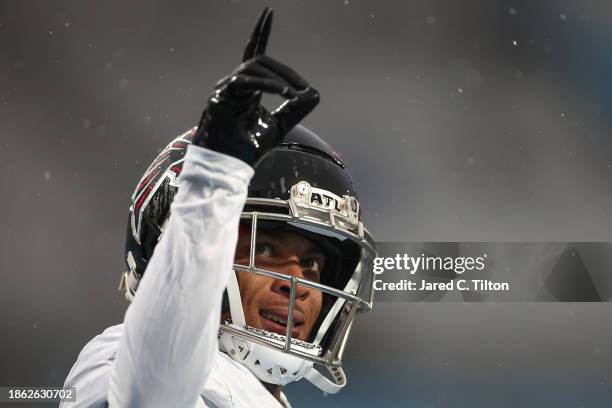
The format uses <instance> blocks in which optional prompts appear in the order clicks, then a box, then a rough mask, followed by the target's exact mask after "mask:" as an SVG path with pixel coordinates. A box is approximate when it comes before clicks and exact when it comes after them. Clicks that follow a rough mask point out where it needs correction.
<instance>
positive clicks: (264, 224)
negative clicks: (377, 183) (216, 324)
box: [220, 182, 375, 393]
mask: <svg viewBox="0 0 612 408" xmlns="http://www.w3.org/2000/svg"><path fill="white" fill-rule="evenodd" d="M312 194H324V195H325V196H326V197H330V198H332V199H333V200H335V202H332V200H329V202H330V203H331V204H328V205H327V206H326V205H320V203H321V201H320V200H316V199H315V200H314V201H313V203H314V204H311V202H310V197H305V195H310V196H312ZM349 206H351V207H349ZM241 217H242V220H241V221H242V222H241V228H245V226H248V227H249V229H250V232H249V238H250V247H249V251H250V254H249V257H248V264H246V263H240V264H239V263H236V264H234V270H235V271H236V274H256V275H258V278H259V279H270V280H271V281H273V280H276V281H283V282H285V284H284V285H285V286H286V287H289V288H290V290H289V293H287V298H288V299H287V300H288V305H287V307H288V313H287V314H286V319H284V320H286V322H285V321H282V322H279V323H280V325H282V326H286V329H285V331H284V333H282V334H280V333H278V331H279V330H278V329H279V326H275V329H276V330H275V331H269V330H264V329H262V328H256V327H252V326H249V325H248V324H247V322H246V321H245V317H244V315H245V314H244V310H243V305H242V301H241V298H240V286H239V284H238V281H239V280H240V279H237V277H236V275H235V274H232V276H231V278H230V281H229V282H228V289H227V294H228V299H229V306H230V311H231V319H228V320H226V321H224V322H222V324H221V326H220V340H221V347H222V349H223V350H224V351H225V352H226V353H228V355H230V356H231V357H232V358H234V359H235V360H237V361H240V362H241V363H243V364H244V365H246V366H247V367H248V368H249V369H250V370H251V371H252V372H253V373H254V374H255V375H256V376H257V377H258V378H259V379H260V380H261V381H264V382H268V383H273V384H281V385H285V384H287V383H288V382H291V381H297V380H299V379H301V378H303V377H304V376H305V377H306V378H307V379H309V380H311V381H312V382H313V383H315V385H317V386H319V387H320V388H322V389H323V390H324V391H326V392H330V393H332V392H337V391H339V390H340V389H341V388H342V386H343V385H344V383H345V377H344V374H343V372H342V370H341V368H340V365H341V359H342V354H343V352H344V348H345V346H346V341H347V337H348V333H349V331H350V328H351V325H352V322H353V319H354V317H355V314H356V313H357V312H359V311H367V310H369V309H370V308H371V305H372V303H371V302H372V280H371V273H372V272H371V263H372V260H373V258H374V256H375V255H374V254H375V250H374V245H373V241H372V239H371V237H370V236H369V234H367V231H364V229H363V226H362V224H361V222H360V221H358V205H357V202H356V200H354V199H352V198H351V197H348V196H345V197H337V196H335V195H333V194H332V193H330V192H328V191H324V190H321V189H317V188H313V187H311V186H310V185H309V184H308V183H306V182H301V183H298V184H297V185H295V186H293V188H292V189H291V196H290V199H289V200H286V201H283V200H278V199H274V200H273V199H260V198H258V199H247V203H246V206H245V212H243V213H242V216H241ZM332 223H333V224H332ZM334 224H335V225H334ZM275 229H288V230H291V231H294V232H297V233H298V234H300V235H302V236H305V237H306V238H309V239H310V240H311V241H313V242H316V243H317V245H318V246H319V247H320V248H321V249H322V250H323V252H324V253H325V255H326V262H325V267H324V268H323V270H322V273H321V278H320V281H319V282H314V281H311V280H307V279H305V278H303V277H297V276H289V275H285V274H282V273H279V272H276V271H273V270H270V269H265V268H262V267H260V265H258V263H257V262H256V258H257V257H256V252H255V248H256V247H257V232H258V231H262V230H275ZM301 288H307V289H308V290H309V291H311V292H312V293H316V294H317V295H319V296H321V299H322V302H321V309H320V312H319V315H318V318H317V320H316V322H315V324H314V326H313V327H312V328H311V330H310V334H309V336H308V337H307V338H304V339H298V338H295V333H296V322H294V314H295V313H296V302H298V303H299V299H297V297H298V296H297V293H298V292H299V291H300V290H301ZM314 296H316V295H314ZM298 324H299V323H298ZM292 332H293V334H292ZM262 346H263V347H265V348H266V349H268V350H267V351H266V352H265V353H262V351H261V347H262ZM263 354H265V356H264V357H263V358H262V355H263ZM313 364H316V365H322V366H325V367H327V369H328V370H329V371H330V373H331V377H332V380H333V381H330V380H329V379H327V378H325V377H323V375H321V374H320V373H318V372H317V371H316V370H311V367H312V366H313Z"/></svg>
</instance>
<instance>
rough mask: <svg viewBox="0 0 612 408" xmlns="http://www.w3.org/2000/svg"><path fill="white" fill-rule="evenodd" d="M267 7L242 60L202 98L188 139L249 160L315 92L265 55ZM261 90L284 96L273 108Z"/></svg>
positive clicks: (276, 140)
mask: <svg viewBox="0 0 612 408" xmlns="http://www.w3.org/2000/svg"><path fill="white" fill-rule="evenodd" d="M271 26H272V10H270V9H269V8H267V7H266V8H265V9H264V11H263V12H262V13H261V15H260V16H259V20H258V21H257V24H256V25H255V29H254V30H253V34H251V38H250V39H249V42H248V43H247V46H246V49H245V51H244V56H243V63H242V64H240V66H238V68H237V69H236V70H234V72H232V73H231V74H230V75H228V76H227V77H225V78H223V79H222V80H220V81H219V82H218V83H217V85H216V86H215V88H214V91H213V93H212V95H211V96H210V97H209V99H208V105H207V107H206V109H205V110H204V113H203V114H202V118H201V119H200V123H199V125H198V128H197V131H196V134H195V135H194V137H193V140H192V141H193V143H194V144H197V145H199V146H203V147H206V148H208V149H211V150H215V151H218V152H220V153H225V154H228V155H230V156H234V157H236V158H238V159H240V160H243V161H244V162H246V163H248V164H250V165H251V166H254V165H255V163H256V162H257V161H258V160H259V159H260V158H261V157H263V156H264V155H265V154H266V153H267V152H268V151H270V150H271V149H273V148H274V147H276V146H278V145H279V144H280V143H281V142H282V140H283V138H284V137H285V135H286V134H287V133H288V132H289V131H290V130H291V129H292V128H293V127H294V126H295V125H297V124H298V123H299V122H300V121H301V120H302V119H303V118H304V117H305V116H306V115H308V113H310V112H311V111H312V110H313V109H314V108H315V106H317V104H318V103H319V93H318V92H317V91H316V90H315V89H314V88H312V87H311V86H310V85H308V82H306V81H305V80H304V79H303V78H302V77H301V76H300V75H298V74H297V73H296V72H294V71H293V70H292V69H291V68H289V67H287V66H286V65H283V64H281V63H280V62H278V61H276V60H274V59H272V58H270V57H269V56H267V55H265V54H264V53H265V50H266V45H267V43H268V37H269V35H270V28H271ZM263 92H267V93H271V94H277V95H280V96H282V97H284V98H286V99H287V100H286V101H285V102H284V103H283V104H282V105H281V106H279V107H278V108H277V109H276V110H275V111H273V112H269V111H268V110H266V109H265V108H264V107H263V106H261V104H260V101H261V96H262V93H263Z"/></svg>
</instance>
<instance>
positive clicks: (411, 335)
mask: <svg viewBox="0 0 612 408" xmlns="http://www.w3.org/2000/svg"><path fill="white" fill-rule="evenodd" d="M264 5H271V6H272V7H273V8H274V9H275V12H276V15H275V23H274V28H273V33H272V38H271V42H270V46H269V54H270V55H272V56H273V57H275V58H277V59H279V60H281V61H283V62H285V63H287V64H289V65H290V66H292V67H294V68H295V69H296V70H297V71H298V72H300V73H301V74H303V75H304V77H306V78H307V79H308V80H309V81H310V82H311V83H312V84H313V85H314V86H315V87H317V89H318V90H319V91H320V93H321V96H322V103H321V104H320V106H319V107H318V108H317V109H316V110H315V111H314V112H313V114H312V115H310V116H309V117H308V118H307V119H306V121H305V124H306V125H307V126H309V127H310V128H312V129H313V130H315V131H316V132H317V133H319V134H320V135H321V136H322V137H324V138H325V139H327V140H328V141H329V142H330V143H331V144H332V145H334V146H335V147H336V148H337V150H338V151H339V152H340V153H341V154H342V155H343V157H344V158H345V160H346V162H347V164H348V166H349V168H350V169H351V171H352V173H353V178H354V179H355V182H356V185H357V187H358V190H359V191H360V193H361V198H362V208H363V211H364V214H365V219H366V226H367V227H368V228H369V229H370V230H371V232H372V233H373V234H374V235H375V237H376V238H377V239H379V240H381V241H404V242H406V241H417V242H423V241H517V242H532V241H573V242H576V241H606V242H609V241H612V136H611V134H612V133H611V130H612V123H611V120H612V108H611V103H612V92H611V91H612V89H611V88H612V4H611V3H609V2H604V1H595V0H587V1H580V2H578V1H559V0H554V1H501V0H495V1H485V0H479V1H477V0H470V1H442V0H433V1H432V0H429V1H425V0H418V1H376V2H374V1H369V2H368V1H356V0H333V1H323V0H321V1H282V2H281V1H269V2H261V1H251V2H247V1H175V2H170V1H140V0H139V1H130V2H122V1H118V0H112V1H105V2H102V1H98V2H81V1H65V0H63V1H54V2H47V1H13V2H9V1H4V2H1V3H0V54H1V58H0V188H1V189H2V191H3V193H4V194H3V196H2V200H0V278H1V279H2V284H1V285H0V322H1V323H2V335H1V336H0V362H1V363H2V364H0V384H2V385H4V384H6V385H11V384H15V385H18V384H22V385H23V384H61V383H62V382H63V379H64V377H65V376H66V374H67V372H68V370H69V368H70V367H71V365H72V364H73V362H74V361H75V359H76V356H77V354H78V352H79V351H80V349H81V348H82V346H83V345H84V344H85V343H86V342H87V341H88V340H89V339H91V338H92V337H93V336H94V335H95V334H97V333H99V332H101V331H102V330H103V329H104V328H105V327H107V326H108V325H111V324H116V323H118V322H120V321H121V319H122V316H123V313H124V310H125V305H126V304H125V302H124V301H123V299H122V297H121V294H120V293H119V292H117V291H116V286H117V285H118V283H119V276H120V273H121V272H122V271H123V269H124V263H123V259H122V257H123V238H124V234H125V222H126V219H127V210H128V204H129V196H130V194H131V192H132V189H133V187H134V186H135V184H136V182H137V180H138V178H139V177H140V175H141V174H142V172H143V171H144V169H145V168H146V166H147V165H148V163H149V162H150V161H151V160H152V159H153V157H154V156H155V154H156V152H157V151H159V149H160V148H161V147H163V145H165V143H167V141H169V140H170V139H171V138H172V137H174V136H175V135H177V134H179V133H180V132H182V131H183V130H185V129H186V128H188V127H190V126H192V125H194V124H195V122H196V121H197V120H198V118H199V115H200V113H201V110H202V109H203V107H204V103H205V101H206V98H207V96H208V94H209V92H210V89H211V87H212V86H213V85H214V83H215V82H216V81H217V80H218V79H219V78H221V77H222V76H223V75H225V74H227V73H228V72H230V71H231V70H232V69H233V68H234V67H235V66H236V65H238V63H239V62H240V61H239V59H240V56H241V54H242V48H243V46H244V44H245V42H246V39H247V37H248V35H249V33H250V30H251V28H252V25H253V23H254V21H255V19H256V17H257V15H258V13H259V12H260V11H261V9H262V8H263V6H264ZM269 102H276V101H273V100H270V101H269ZM361 317H363V318H362V319H360V320H359V321H358V322H357V324H356V326H355V328H354V331H353V337H352V341H351V343H350V346H349V352H348V353H347V356H346V361H347V363H346V365H347V370H348V372H349V381H350V385H349V386H348V387H347V390H346V391H344V392H343V393H342V394H340V395H339V396H338V397H333V398H332V397H327V398H325V397H322V396H320V394H319V392H318V391H316V390H315V389H314V388H310V387H309V386H308V385H304V384H299V385H295V386H292V387H291V388H289V395H290V396H293V400H294V401H295V404H294V405H295V406H298V407H299V406H308V405H309V404H310V403H316V404H318V405H319V406H338V405H345V404H352V405H353V406H371V405H373V404H374V403H379V404H381V405H382V406H403V405H404V404H412V406H418V407H421V406H422V407H462V406H466V407H467V406H469V407H480V406H482V407H498V406H499V407H502V406H504V407H505V406H508V407H509V406H513V407H514V406H537V407H542V406H555V407H564V406H572V407H575V406H585V407H586V406H589V407H609V406H610V405H611V404H612V368H611V363H612V348H611V346H610V344H611V342H612V328H611V325H610V306H609V304H607V303H602V304H560V303H558V304H539V303H538V304H453V303H444V304H431V303H426V304H416V303H393V304H389V303H381V304H379V305H377V306H376V308H375V310H374V311H373V312H372V313H370V314H369V315H367V316H361Z"/></svg>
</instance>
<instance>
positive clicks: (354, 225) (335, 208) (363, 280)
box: [120, 125, 376, 393]
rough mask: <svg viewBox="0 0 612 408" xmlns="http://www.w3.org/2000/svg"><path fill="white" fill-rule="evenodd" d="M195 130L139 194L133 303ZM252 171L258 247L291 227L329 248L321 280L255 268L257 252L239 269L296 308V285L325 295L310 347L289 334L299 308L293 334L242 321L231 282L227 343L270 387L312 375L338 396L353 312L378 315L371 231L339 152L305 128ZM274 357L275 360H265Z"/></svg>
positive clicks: (132, 223) (130, 241) (247, 209)
mask: <svg viewBox="0 0 612 408" xmlns="http://www.w3.org/2000/svg"><path fill="white" fill-rule="evenodd" d="M195 131H196V129H192V130H189V131H188V132H186V133H184V134H182V135H180V136H179V137H177V138H176V139H175V140H173V141H172V142H171V143H170V144H168V145H167V146H166V148H165V149H164V150H163V151H162V152H161V153H160V154H159V155H158V157H157V158H156V159H155V160H154V161H153V163H152V164H151V165H150V166H149V168H148V169H147V170H146V172H145V174H144V175H143V177H142V178H141V180H140V182H139V183H138V185H137V187H136V189H135V191H134V193H133V195H132V202H131V206H130V211H129V218H128V225H127V236H126V244H125V259H126V262H127V266H128V271H127V272H125V273H124V274H123V275H122V279H121V284H120V289H122V290H124V291H125V296H126V298H127V299H128V300H131V299H132V298H133V297H134V296H135V294H136V289H137V287H138V283H139V281H140V279H142V277H143V275H144V273H145V271H146V266H147V262H148V260H149V259H151V256H152V254H153V251H154V249H155V245H156V244H157V242H158V241H159V239H160V238H161V237H162V235H163V232H164V227H165V225H166V223H167V222H168V219H169V216H170V208H171V202H172V199H173V198H174V195H175V194H176V192H177V190H178V186H179V184H178V177H179V175H180V173H181V169H182V164H183V161H184V157H185V153H186V150H187V146H188V145H189V144H191V139H192V137H193V135H194V134H195ZM254 170H255V174H254V176H253V178H252V179H251V182H250V185H249V188H248V196H247V200H246V203H245V206H244V210H243V213H242V215H241V228H243V227H248V230H249V231H251V251H254V248H255V245H256V243H255V239H256V233H257V231H258V230H261V229H276V228H284V229H291V230H292V231H295V232H298V233H300V234H302V235H304V236H306V237H308V238H310V239H312V240H313V241H314V242H316V243H317V244H318V245H319V246H320V247H321V248H322V250H323V251H324V252H325V255H326V262H325V266H324V269H323V271H322V273H321V281H320V282H309V281H306V280H303V279H300V278H296V277H289V276H286V277H283V276H278V275H279V274H278V273H275V272H274V271H269V270H265V269H260V268H258V267H257V265H255V264H254V261H253V259H254V255H253V254H251V257H250V259H251V261H250V264H249V265H240V264H235V265H234V269H235V270H236V271H237V272H241V273H244V272H248V273H256V274H259V275H263V276H268V277H270V278H271V279H282V280H286V281H288V282H289V283H290V284H291V302H292V305H293V304H294V303H295V291H296V287H297V286H299V285H303V286H307V287H309V288H311V289H313V290H319V291H321V292H322V293H323V307H322V311H321V313H320V316H319V320H318V322H317V324H316V326H315V328H314V329H313V330H312V333H311V336H310V338H309V339H308V341H300V340H298V339H293V338H292V337H291V326H292V324H293V322H292V320H293V318H292V317H291V316H293V314H292V311H290V313H289V316H290V318H289V321H288V322H287V326H288V330H287V335H286V336H281V335H279V334H277V333H271V332H268V331H266V330H262V329H259V328H253V327H250V326H248V325H247V324H246V322H244V315H243V311H242V305H241V303H240V296H239V293H238V294H237V295H236V292H237V289H236V285H237V283H236V282H235V279H233V278H230V284H228V288H227V290H226V293H225V295H224V310H229V311H231V320H227V321H225V322H222V323H221V325H220V334H219V336H220V346H221V348H222V349H223V350H224V351H226V352H228V355H230V354H231V356H232V358H234V359H236V360H238V361H240V362H241V363H243V364H245V365H246V366H247V367H249V369H251V371H253V373H254V374H255V375H256V376H257V377H258V378H260V379H261V380H262V381H265V382H269V383H275V384H283V385H284V384H286V383H288V382H290V381H296V380H298V379H300V378H302V377H306V378H307V379H308V380H310V381H311V382H313V383H314V384H315V385H317V386H318V387H319V388H321V389H322V390H324V391H325V392H328V393H330V392H331V393H333V392H337V391H338V390H339V389H340V388H342V386H343V385H344V384H345V376H344V373H343V371H342V369H341V368H340V364H341V357H342V353H343V350H344V348H345V345H346V341H347V338H348V333H349V331H350V327H351V325H352V322H353V319H354V317H355V313H356V312H363V311H367V310H369V309H371V307H372V300H373V299H372V297H373V272H372V262H373V259H374V257H375V256H376V248H375V243H374V240H373V238H372V236H371V235H370V234H369V233H368V231H367V230H366V229H365V228H364V227H363V222H362V220H361V210H360V206H359V201H358V197H357V193H356V191H355V188H354V185H353V181H352V180H351V177H350V175H349V173H348V171H347V170H346V168H345V165H344V163H343V161H342V159H341V158H340V156H339V155H338V153H336V151H335V150H334V149H332V148H331V147H330V146H329V145H328V144H327V143H326V142H325V141H323V140H322V139H321V138H320V137H318V136H317V135H315V134H314V133H313V132H311V131H310V130H308V129H306V128H305V127H303V126H299V125H298V126H296V127H295V128H293V129H292V130H291V131H290V132H289V133H288V134H287V136H286V137H285V138H284V140H283V142H282V143H281V144H280V145H279V146H277V147H276V148H274V149H273V150H271V151H270V152H269V153H267V154H266V155H265V156H264V157H263V158H262V159H261V160H259V161H258V162H257V164H256V165H255V166H254ZM232 281H233V282H234V284H232ZM232 291H233V292H232ZM262 346H263V349H262ZM270 351H272V353H273V356H274V357H273V358H271V359H270V358H268V359H266V355H269V354H270ZM274 353H275V354H274ZM280 357H282V358H280ZM268 360H271V361H268ZM262 362H263V363H262ZM313 364H319V365H324V366H326V367H327V368H328V370H330V373H331V380H330V378H328V377H326V376H324V375H322V374H321V373H319V372H318V371H317V370H315V369H311V368H312V366H313Z"/></svg>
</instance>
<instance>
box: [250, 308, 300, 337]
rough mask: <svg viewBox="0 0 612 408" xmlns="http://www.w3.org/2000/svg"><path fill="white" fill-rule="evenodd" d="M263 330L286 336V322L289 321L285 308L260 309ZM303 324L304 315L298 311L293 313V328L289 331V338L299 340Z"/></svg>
mask: <svg viewBox="0 0 612 408" xmlns="http://www.w3.org/2000/svg"><path fill="white" fill-rule="evenodd" d="M259 316H260V317H261V321H262V325H263V327H262V328H263V329H264V330H268V331H271V332H275V333H278V334H280V335H282V336H286V335H287V321H288V319H289V311H288V309H287V308H285V307H277V308H269V309H262V310H260V311H259ZM303 324H304V315H303V314H302V312H300V311H299V310H295V311H294V312H293V328H292V329H291V337H292V338H294V339H299V338H300V326H301V325H303Z"/></svg>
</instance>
